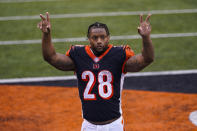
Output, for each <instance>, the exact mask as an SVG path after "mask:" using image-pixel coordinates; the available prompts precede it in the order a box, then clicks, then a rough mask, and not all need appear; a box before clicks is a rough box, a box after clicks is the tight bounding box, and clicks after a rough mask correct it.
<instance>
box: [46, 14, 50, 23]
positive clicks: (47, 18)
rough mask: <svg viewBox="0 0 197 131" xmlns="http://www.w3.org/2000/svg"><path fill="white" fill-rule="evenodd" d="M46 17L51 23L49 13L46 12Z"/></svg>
mask: <svg viewBox="0 0 197 131" xmlns="http://www.w3.org/2000/svg"><path fill="white" fill-rule="evenodd" d="M46 16H47V21H48V22H50V19H49V12H46Z"/></svg>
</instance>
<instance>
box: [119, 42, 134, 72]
mask: <svg viewBox="0 0 197 131" xmlns="http://www.w3.org/2000/svg"><path fill="white" fill-rule="evenodd" d="M123 50H124V52H125V61H124V64H123V66H122V72H123V73H125V74H126V73H127V72H125V71H124V69H125V64H126V62H127V60H128V59H129V58H131V57H132V56H134V55H135V53H134V51H133V50H132V49H131V47H130V46H129V45H126V46H123Z"/></svg>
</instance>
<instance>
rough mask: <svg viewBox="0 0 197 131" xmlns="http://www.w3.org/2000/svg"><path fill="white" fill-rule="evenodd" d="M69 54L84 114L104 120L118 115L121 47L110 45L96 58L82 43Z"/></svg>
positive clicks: (95, 119)
mask: <svg viewBox="0 0 197 131" xmlns="http://www.w3.org/2000/svg"><path fill="white" fill-rule="evenodd" d="M70 54H71V58H72V60H73V61H74V63H75V66H76V75H77V78H78V89H79V95H80V99H81V102H82V108H83V116H84V118H86V119H87V120H91V121H105V120H110V119H113V118H116V117H118V116H120V107H119V104H120V94H121V88H122V87H121V82H122V81H121V76H122V66H123V63H124V60H125V54H124V51H123V49H122V48H120V47H112V48H111V49H110V50H108V52H107V53H106V54H105V55H103V56H102V57H100V58H99V57H95V56H94V57H93V56H91V54H90V52H89V53H88V51H87V50H86V49H85V48H83V47H77V48H75V51H73V52H70ZM95 112H96V113H97V115H95ZM103 113H106V114H107V115H106V116H103ZM91 117H92V118H91ZM99 117H100V118H99Z"/></svg>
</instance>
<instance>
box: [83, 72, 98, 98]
mask: <svg viewBox="0 0 197 131" xmlns="http://www.w3.org/2000/svg"><path fill="white" fill-rule="evenodd" d="M84 73H85V74H84ZM86 73H88V74H91V75H93V79H91V78H90V77H91V76H90V75H88V74H86ZM87 77H89V80H88V78H87ZM81 79H82V80H83V81H88V83H87V84H86V88H85V90H84V92H83V98H84V100H96V95H95V94H91V91H92V89H93V87H94V85H95V83H96V81H95V79H96V78H95V75H94V73H93V72H91V71H84V72H83V73H82V74H81Z"/></svg>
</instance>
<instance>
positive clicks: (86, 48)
mask: <svg viewBox="0 0 197 131" xmlns="http://www.w3.org/2000/svg"><path fill="white" fill-rule="evenodd" d="M108 47H109V48H108V49H107V50H106V51H105V52H104V53H103V54H102V55H101V56H99V57H96V56H95V55H94V53H93V52H92V51H91V49H90V45H87V46H86V47H85V50H86V53H87V54H88V55H89V56H90V57H91V58H92V60H93V61H95V62H98V61H100V60H101V59H102V58H103V57H104V56H105V55H106V54H107V53H108V52H109V51H110V49H111V48H112V47H113V46H112V45H108Z"/></svg>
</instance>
